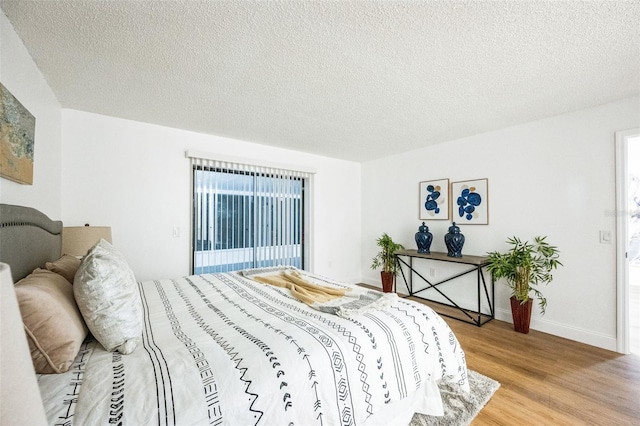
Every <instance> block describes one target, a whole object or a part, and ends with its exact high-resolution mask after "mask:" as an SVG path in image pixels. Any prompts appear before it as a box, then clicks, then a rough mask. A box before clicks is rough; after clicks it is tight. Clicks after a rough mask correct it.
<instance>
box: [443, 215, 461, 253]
mask: <svg viewBox="0 0 640 426" xmlns="http://www.w3.org/2000/svg"><path fill="white" fill-rule="evenodd" d="M444 243H445V244H446V245H447V256H450V257H462V246H464V235H462V234H461V233H460V228H459V227H458V226H456V223H455V222H453V225H451V226H450V227H449V232H448V233H447V235H445V236H444Z"/></svg>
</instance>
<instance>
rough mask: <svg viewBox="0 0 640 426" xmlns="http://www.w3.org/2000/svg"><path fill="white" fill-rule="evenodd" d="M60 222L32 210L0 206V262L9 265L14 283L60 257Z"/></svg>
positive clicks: (9, 205)
mask: <svg viewBox="0 0 640 426" xmlns="http://www.w3.org/2000/svg"><path fill="white" fill-rule="evenodd" d="M61 247H62V222H61V221H55V220H51V219H49V218H48V217H47V216H46V215H45V214H44V213H41V212H40V211H38V210H36V209H33V208H31V207H23V206H14V205H11V204H0V262H4V263H7V264H9V266H10V267H11V275H12V276H13V281H14V282H16V281H18V280H19V279H21V278H24V277H25V276H27V275H29V274H30V273H31V271H33V270H34V269H36V268H42V267H44V264H45V262H50V261H54V260H56V259H58V258H59V257H60V250H61Z"/></svg>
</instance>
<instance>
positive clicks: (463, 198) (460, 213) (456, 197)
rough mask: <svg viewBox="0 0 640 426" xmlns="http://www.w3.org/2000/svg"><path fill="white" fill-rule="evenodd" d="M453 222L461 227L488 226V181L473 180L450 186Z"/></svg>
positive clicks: (454, 183)
mask: <svg viewBox="0 0 640 426" xmlns="http://www.w3.org/2000/svg"><path fill="white" fill-rule="evenodd" d="M451 198H452V199H451V204H452V210H453V213H452V215H453V219H452V220H453V221H454V222H457V223H458V224H460V225H462V224H464V225H487V224H489V180H488V179H475V180H465V181H460V182H453V183H452V184H451Z"/></svg>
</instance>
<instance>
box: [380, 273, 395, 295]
mask: <svg viewBox="0 0 640 426" xmlns="http://www.w3.org/2000/svg"><path fill="white" fill-rule="evenodd" d="M380 277H381V278H382V291H384V292H385V293H391V292H392V291H393V277H394V274H392V273H391V272H384V271H382V272H380Z"/></svg>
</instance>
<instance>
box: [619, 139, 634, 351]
mask: <svg viewBox="0 0 640 426" xmlns="http://www.w3.org/2000/svg"><path fill="white" fill-rule="evenodd" d="M616 197H617V201H616V212H617V214H616V218H617V220H616V222H617V225H616V226H617V241H618V243H617V253H618V254H617V259H618V260H617V275H618V277H617V281H618V285H617V287H618V348H617V349H618V352H622V353H625V354H626V353H634V354H638V355H640V129H632V130H627V131H624V132H618V133H616Z"/></svg>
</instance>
